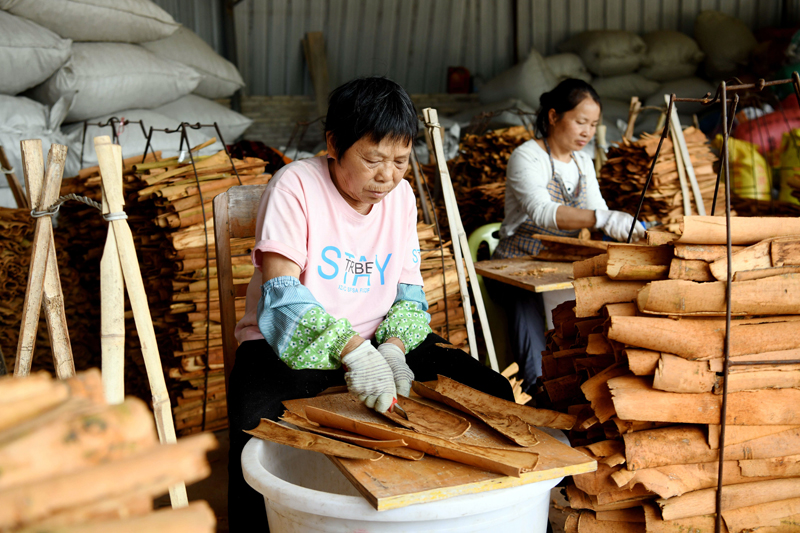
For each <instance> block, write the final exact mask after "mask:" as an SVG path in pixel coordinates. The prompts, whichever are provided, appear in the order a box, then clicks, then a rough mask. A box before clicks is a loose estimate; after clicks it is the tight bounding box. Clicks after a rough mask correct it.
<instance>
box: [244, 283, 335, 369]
mask: <svg viewBox="0 0 800 533" xmlns="http://www.w3.org/2000/svg"><path fill="white" fill-rule="evenodd" d="M315 306H316V307H319V308H320V309H322V306H321V305H320V304H319V302H318V301H317V299H316V298H314V295H313V294H311V291H309V290H308V289H307V288H306V287H305V286H304V285H302V284H301V283H300V280H299V279H297V278H295V277H293V276H279V277H277V278H272V279H271V280H269V281H267V282H266V283H264V284H263V285H261V299H260V300H259V301H258V309H257V311H256V313H257V314H256V316H257V317H258V329H259V330H260V331H261V334H262V335H263V336H264V339H265V340H266V341H267V343H268V344H269V345H270V346H271V347H272V349H273V350H275V351H276V352H277V353H278V354H279V355H280V354H282V353H283V352H285V351H286V347H287V346H288V344H289V340H290V339H291V338H292V335H293V334H294V331H295V330H296V329H297V326H298V324H299V322H300V320H301V319H302V318H303V316H304V315H305V314H306V313H307V312H308V311H309V310H311V309H312V308H313V307H315Z"/></svg>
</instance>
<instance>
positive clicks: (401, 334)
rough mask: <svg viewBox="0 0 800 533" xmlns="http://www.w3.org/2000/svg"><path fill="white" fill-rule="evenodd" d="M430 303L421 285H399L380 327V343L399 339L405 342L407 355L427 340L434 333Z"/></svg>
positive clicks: (377, 335)
mask: <svg viewBox="0 0 800 533" xmlns="http://www.w3.org/2000/svg"><path fill="white" fill-rule="evenodd" d="M427 311H428V301H427V300H426V299H425V293H424V292H423V290H422V287H420V286H419V285H407V284H405V283H400V284H398V285H397V297H395V300H394V303H393V304H392V307H391V309H389V312H388V313H386V318H385V319H384V320H383V322H381V324H380V326H378V330H377V331H376V332H375V338H376V339H377V341H378V342H379V343H383V342H385V341H386V339H388V338H391V337H397V338H398V339H400V340H401V341H402V342H403V346H405V349H406V353H408V352H410V351H411V350H413V349H414V348H416V347H417V346H419V344H420V343H421V342H422V341H423V340H425V338H426V337H427V336H428V334H430V333H431V332H432V330H431V328H430V326H429V325H428V324H429V323H430V321H431V315H429V314H428V312H427Z"/></svg>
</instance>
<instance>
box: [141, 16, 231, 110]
mask: <svg viewBox="0 0 800 533" xmlns="http://www.w3.org/2000/svg"><path fill="white" fill-rule="evenodd" d="M142 46H144V47H145V48H147V49H148V50H150V51H151V52H153V53H154V54H156V55H157V56H159V57H163V58H165V59H171V60H172V61H177V62H178V63H182V64H184V65H188V66H190V67H192V68H193V69H194V70H196V71H197V72H199V73H200V74H202V75H203V76H204V78H203V81H201V82H200V85H198V86H197V88H196V89H195V90H194V92H195V94H199V95H200V96H205V97H206V98H225V97H227V96H230V95H232V94H233V93H235V92H236V91H237V90H239V89H241V88H242V87H244V80H243V79H242V76H241V74H239V71H238V70H237V69H236V66H235V65H234V64H233V63H231V62H230V61H228V60H227V59H225V58H224V57H222V56H220V55H219V54H217V53H216V52H215V51H214V49H213V48H211V47H210V46H208V44H206V42H205V41H204V40H203V39H201V38H200V37H199V36H198V35H197V34H196V33H194V32H193V31H192V30H190V29H188V28H186V27H183V26H181V27H180V29H179V30H178V31H176V32H175V33H173V34H172V35H171V36H169V37H167V38H166V39H162V40H160V41H153V42H151V43H143V44H142Z"/></svg>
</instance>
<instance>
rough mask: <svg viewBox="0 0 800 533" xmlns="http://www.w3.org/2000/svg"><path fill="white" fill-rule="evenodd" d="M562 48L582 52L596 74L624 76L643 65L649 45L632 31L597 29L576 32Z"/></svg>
mask: <svg viewBox="0 0 800 533" xmlns="http://www.w3.org/2000/svg"><path fill="white" fill-rule="evenodd" d="M558 49H559V50H560V51H561V52H574V53H576V54H578V55H579V56H580V57H581V59H582V60H583V64H584V65H586V68H587V69H589V72H591V73H592V74H595V75H597V76H621V75H623V74H630V73H631V72H635V71H636V70H638V68H639V67H640V66H642V64H643V63H644V60H645V54H646V52H647V45H645V44H644V41H643V40H642V38H641V37H639V36H638V35H636V34H635V33H631V32H629V31H622V30H593V31H585V32H583V33H579V34H578V35H575V36H574V37H572V38H571V39H569V40H567V41H566V42H564V43H562V44H561V45H560V46H559V47H558Z"/></svg>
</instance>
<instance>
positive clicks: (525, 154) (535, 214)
mask: <svg viewBox="0 0 800 533" xmlns="http://www.w3.org/2000/svg"><path fill="white" fill-rule="evenodd" d="M551 174H552V169H551V168H550V162H549V161H548V160H547V159H546V158H544V157H542V156H541V155H540V154H536V153H533V150H531V149H530V148H529V147H527V146H525V145H522V146H520V147H519V148H517V149H516V150H514V152H513V153H512V154H511V157H510V158H509V159H508V168H507V169H506V194H511V195H513V196H514V198H516V200H517V201H518V202H519V204H520V206H521V207H522V209H523V210H524V211H525V213H526V214H527V215H528V218H530V219H531V221H532V222H533V223H534V224H535V225H537V226H541V227H544V228H551V229H558V226H557V225H556V211H557V210H558V206H559V205H561V204H559V203H557V202H554V201H553V199H552V198H550V193H549V192H548V191H547V184H548V182H549V181H550V178H551ZM596 183H597V180H596V179H595V185H596Z"/></svg>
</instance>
